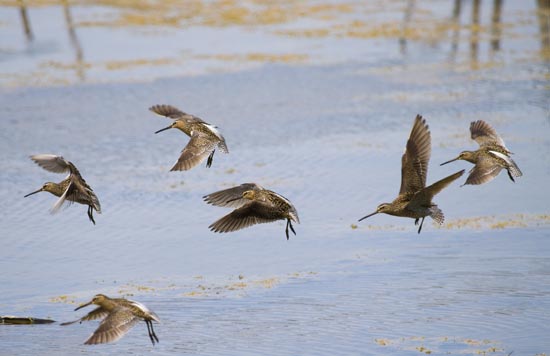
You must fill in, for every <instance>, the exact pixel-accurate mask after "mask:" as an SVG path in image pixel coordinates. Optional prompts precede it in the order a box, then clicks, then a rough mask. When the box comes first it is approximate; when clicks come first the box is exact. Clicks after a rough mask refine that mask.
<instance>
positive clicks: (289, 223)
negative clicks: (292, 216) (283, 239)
mask: <svg viewBox="0 0 550 356" xmlns="http://www.w3.org/2000/svg"><path fill="white" fill-rule="evenodd" d="M288 226H290V230H292V233H294V236H296V231H294V226H292V221H290V220H288Z"/></svg>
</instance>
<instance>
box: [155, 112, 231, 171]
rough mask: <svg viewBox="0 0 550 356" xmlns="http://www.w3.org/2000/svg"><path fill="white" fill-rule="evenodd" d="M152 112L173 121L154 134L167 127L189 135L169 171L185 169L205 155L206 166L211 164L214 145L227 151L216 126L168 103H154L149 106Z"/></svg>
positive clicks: (200, 160)
mask: <svg viewBox="0 0 550 356" xmlns="http://www.w3.org/2000/svg"><path fill="white" fill-rule="evenodd" d="M149 110H151V111H152V112H154V113H156V114H158V115H162V116H166V117H168V118H170V119H173V120H174V122H173V123H172V124H171V125H170V126H168V127H165V128H163V129H160V130H158V131H157V132H155V133H156V134H157V133H159V132H162V131H165V130H168V129H172V128H174V129H179V130H181V131H183V132H184V133H185V134H186V135H187V136H189V137H191V140H189V143H188V144H187V146H185V148H184V149H183V151H182V152H181V155H180V158H179V159H178V161H177V162H176V164H175V165H174V167H172V169H171V171H187V170H189V169H191V168H193V167H195V166H196V165H198V164H199V163H201V162H202V161H204V159H205V158H206V157H208V160H207V161H206V167H210V166H211V165H212V159H213V158H214V152H216V146H217V147H218V148H219V149H220V150H221V151H222V152H224V153H229V150H228V149H227V145H226V143H225V138H224V137H223V136H222V134H221V133H220V132H219V131H218V129H217V127H216V126H214V125H210V124H208V123H206V122H204V121H202V119H200V118H198V117H196V116H194V115H190V114H187V113H184V112H182V111H180V110H179V109H177V108H175V107H173V106H170V105H155V106H152V107H151V108H149Z"/></svg>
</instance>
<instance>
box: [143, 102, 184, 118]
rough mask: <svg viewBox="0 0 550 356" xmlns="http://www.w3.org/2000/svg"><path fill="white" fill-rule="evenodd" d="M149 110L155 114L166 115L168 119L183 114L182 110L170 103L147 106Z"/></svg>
mask: <svg viewBox="0 0 550 356" xmlns="http://www.w3.org/2000/svg"><path fill="white" fill-rule="evenodd" d="M149 110H150V111H152V112H154V113H155V114H158V115H161V116H166V117H168V118H170V119H177V118H179V117H181V116H183V115H185V113H184V112H183V111H181V110H180V109H178V108H175V107H173V106H171V105H153V106H151V107H150V108H149Z"/></svg>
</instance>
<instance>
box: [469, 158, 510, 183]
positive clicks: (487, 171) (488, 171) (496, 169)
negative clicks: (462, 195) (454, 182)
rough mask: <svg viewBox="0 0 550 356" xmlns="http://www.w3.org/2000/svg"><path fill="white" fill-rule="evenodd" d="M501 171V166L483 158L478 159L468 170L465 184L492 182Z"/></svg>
mask: <svg viewBox="0 0 550 356" xmlns="http://www.w3.org/2000/svg"><path fill="white" fill-rule="evenodd" d="M501 170H502V166H500V165H498V164H497V163H496V162H495V161H493V160H492V159H488V158H485V157H482V158H480V159H479V160H478V161H477V163H476V165H475V166H474V168H472V169H471V170H470V172H469V173H470V174H469V175H468V178H467V179H466V182H465V183H464V185H466V184H472V185H478V184H483V183H487V182H490V181H492V180H493V179H495V177H496V176H498V174H499V173H500V171H501Z"/></svg>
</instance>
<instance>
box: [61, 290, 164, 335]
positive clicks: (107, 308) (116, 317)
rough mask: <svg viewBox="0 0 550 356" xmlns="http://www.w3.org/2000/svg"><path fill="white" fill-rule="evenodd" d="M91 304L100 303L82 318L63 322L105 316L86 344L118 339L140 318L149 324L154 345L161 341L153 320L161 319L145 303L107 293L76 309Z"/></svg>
mask: <svg viewBox="0 0 550 356" xmlns="http://www.w3.org/2000/svg"><path fill="white" fill-rule="evenodd" d="M91 304H95V305H98V307H97V308H95V309H94V310H92V311H91V312H89V313H88V314H86V315H85V316H83V317H82V318H80V319H77V320H74V321H69V322H67V323H62V324H61V325H70V324H73V323H76V322H80V323H82V322H83V321H88V320H96V319H102V318H103V321H102V322H101V323H100V324H99V327H98V328H97V329H96V330H95V331H94V333H93V334H92V335H91V336H90V337H89V338H88V339H87V340H86V341H85V342H84V344H86V345H95V344H105V343H109V342H114V341H117V340H119V339H120V338H122V337H123V336H124V335H126V333H127V332H128V331H129V330H130V329H131V328H132V327H133V326H134V325H136V324H137V323H138V322H139V321H140V320H143V321H145V324H147V332H148V333H149V339H151V342H152V343H153V345H155V342H159V339H158V337H157V335H156V334H155V331H154V329H153V321H155V322H158V323H160V319H159V317H158V316H157V315H156V314H155V313H154V312H152V311H151V310H149V309H148V308H147V307H146V306H145V305H143V304H141V303H139V302H136V301H133V300H129V299H124V298H109V297H107V296H106V295H103V294H97V295H96V296H95V297H94V298H93V299H92V300H91V301H89V302H88V303H86V304H82V305H81V306H79V307H78V308H76V309H75V311H77V310H79V309H81V308H84V307H87V306H88V305H91Z"/></svg>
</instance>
